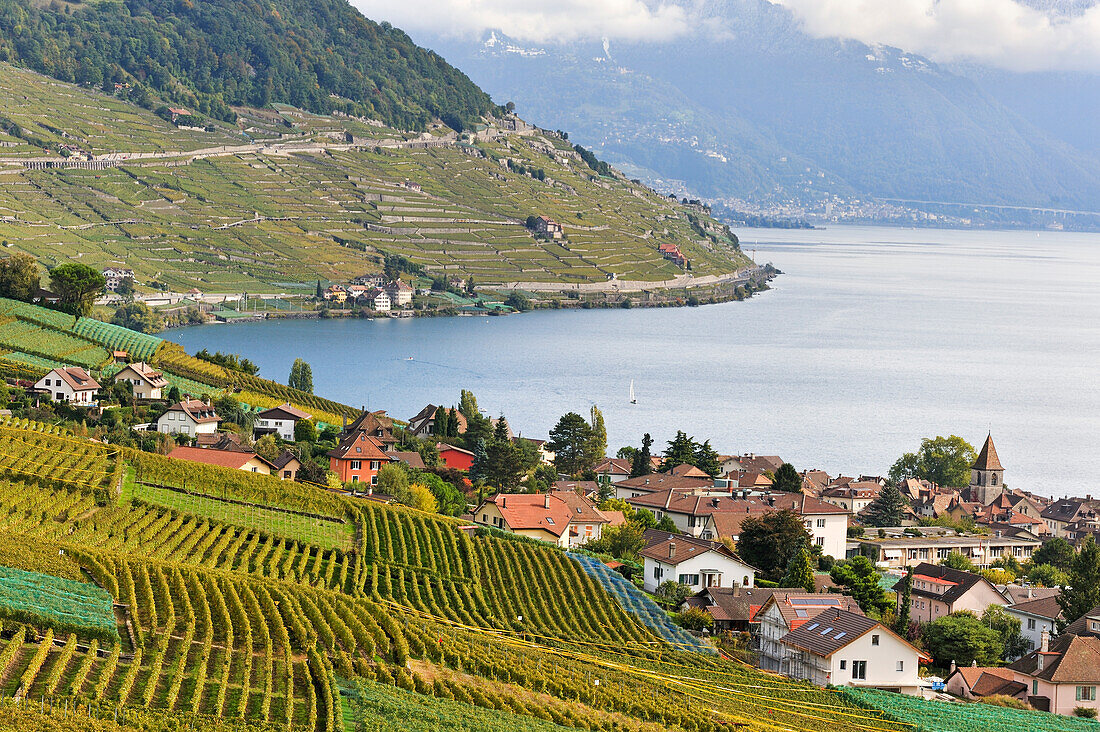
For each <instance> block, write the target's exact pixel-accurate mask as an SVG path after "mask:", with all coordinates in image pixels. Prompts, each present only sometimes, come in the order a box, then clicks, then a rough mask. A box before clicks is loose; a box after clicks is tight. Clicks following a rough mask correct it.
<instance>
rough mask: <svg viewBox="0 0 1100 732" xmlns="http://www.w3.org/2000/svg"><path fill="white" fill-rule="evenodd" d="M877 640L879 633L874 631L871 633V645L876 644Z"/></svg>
mask: <svg viewBox="0 0 1100 732" xmlns="http://www.w3.org/2000/svg"><path fill="white" fill-rule="evenodd" d="M878 641H879V635H878V633H875V634H874V635H872V636H871V645H873V646H877V645H878Z"/></svg>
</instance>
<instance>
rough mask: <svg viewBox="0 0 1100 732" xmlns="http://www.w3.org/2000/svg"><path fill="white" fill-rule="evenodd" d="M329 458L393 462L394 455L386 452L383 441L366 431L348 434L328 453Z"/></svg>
mask: <svg viewBox="0 0 1100 732" xmlns="http://www.w3.org/2000/svg"><path fill="white" fill-rule="evenodd" d="M328 456H329V457H333V458H336V459H337V460H382V461H385V462H390V461H391V460H393V455H392V454H390V453H387V452H386V451H385V447H384V445H383V444H382V441H381V440H380V439H378V438H377V437H373V436H371V435H370V434H368V433H367V431H366V430H355V431H353V432H350V433H348V434H347V435H346V436H345V437H344V439H342V440H340V444H339V445H337V446H336V447H335V448H334V449H332V450H329V451H328Z"/></svg>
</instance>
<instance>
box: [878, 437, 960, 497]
mask: <svg viewBox="0 0 1100 732" xmlns="http://www.w3.org/2000/svg"><path fill="white" fill-rule="evenodd" d="M976 458H977V453H975V452H974V446H973V445H971V444H970V443H969V442H967V441H966V440H964V439H963V438H961V437H959V436H957V435H951V436H950V437H935V438H932V437H926V438H924V439H923V440H921V444H920V449H919V450H917V452H915V453H911V452H910V453H906V454H904V455H902V456H901V457H900V458H898V459H897V461H896V462H895V463H894V465H893V466H892V467H891V468H890V482H891V483H899V482H901V481H902V480H904V479H906V478H918V479H921V480H928V481H931V482H933V483H936V484H937V485H941V486H951V487H953V488H961V487H963V486H965V485H969V483H970V466H971V465H973V464H974V460H975V459H976Z"/></svg>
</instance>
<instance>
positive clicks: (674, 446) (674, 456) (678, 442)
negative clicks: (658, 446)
mask: <svg viewBox="0 0 1100 732" xmlns="http://www.w3.org/2000/svg"><path fill="white" fill-rule="evenodd" d="M694 460H695V440H693V439H692V438H691V437H688V436H687V435H686V434H685V433H684V432H681V431H680V430H677V431H676V436H675V437H673V438H672V439H671V440H669V442H668V447H667V448H665V459H664V462H662V463H661V472H663V473H665V472H668V471H670V470H672V469H673V468H675V467H676V466H677V465H684V464H685V463H686V464H688V465H690V464H692V463H693V462H694Z"/></svg>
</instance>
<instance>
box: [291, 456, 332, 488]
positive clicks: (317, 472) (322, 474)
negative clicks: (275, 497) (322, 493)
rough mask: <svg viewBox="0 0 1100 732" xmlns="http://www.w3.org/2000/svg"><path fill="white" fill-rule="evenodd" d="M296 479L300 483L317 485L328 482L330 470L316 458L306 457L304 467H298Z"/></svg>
mask: <svg viewBox="0 0 1100 732" xmlns="http://www.w3.org/2000/svg"><path fill="white" fill-rule="evenodd" d="M294 479H295V480H296V481H298V482H299V483H313V484H315V485H327V484H328V471H327V470H326V469H325V468H324V467H322V466H321V465H320V464H319V463H317V461H316V460H313V459H312V458H306V459H304V460H302V467H300V468H298V473H297V475H295V476H294Z"/></svg>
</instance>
